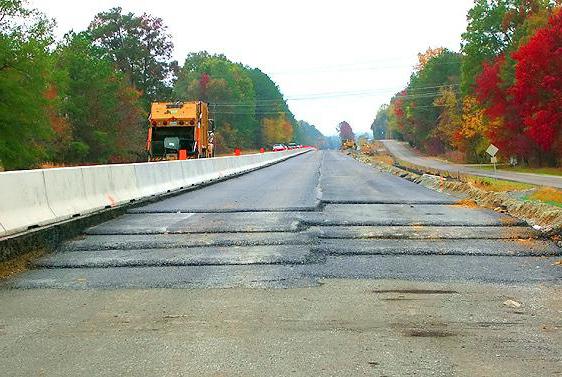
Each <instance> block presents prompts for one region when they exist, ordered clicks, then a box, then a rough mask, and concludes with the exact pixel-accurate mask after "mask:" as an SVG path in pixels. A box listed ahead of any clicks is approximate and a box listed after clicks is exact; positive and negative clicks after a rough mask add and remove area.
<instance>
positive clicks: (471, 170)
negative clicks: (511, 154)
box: [382, 140, 562, 188]
mask: <svg viewBox="0 0 562 377" xmlns="http://www.w3.org/2000/svg"><path fill="white" fill-rule="evenodd" d="M382 143H383V144H384V146H385V147H386V149H387V150H388V151H389V152H390V153H391V154H392V155H394V156H395V157H396V158H398V159H400V160H403V161H406V162H409V163H411V164H414V165H418V166H423V167H426V168H430V169H437V170H445V171H449V172H452V173H462V174H470V175H476V176H480V177H489V178H498V179H506V180H509V181H515V182H523V183H530V184H533V185H538V186H548V187H557V188H562V177H558V176H554V175H544V174H532V173H518V172H512V171H505V170H501V169H498V170H497V171H496V172H493V171H489V170H484V169H479V168H477V167H473V166H467V165H460V164H453V163H449V162H444V161H439V160H436V159H434V158H431V157H425V156H420V155H419V154H418V153H416V152H415V151H414V150H412V148H410V147H409V146H408V145H407V143H403V142H399V141H396V140H382Z"/></svg>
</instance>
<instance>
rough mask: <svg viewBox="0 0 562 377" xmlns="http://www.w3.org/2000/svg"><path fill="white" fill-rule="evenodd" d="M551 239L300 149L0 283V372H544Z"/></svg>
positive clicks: (549, 344) (553, 330) (549, 370)
mask: <svg viewBox="0 0 562 377" xmlns="http://www.w3.org/2000/svg"><path fill="white" fill-rule="evenodd" d="M559 256H560V249H558V248H557V247H556V246H555V245H553V244H551V243H550V242H547V241H544V240H541V239H537V233H536V232H535V231H534V230H533V229H531V228H529V227H528V226H526V224H524V223H522V222H521V221H519V220H517V219H514V218H512V217H509V216H506V215H502V214H498V213H495V212H492V211H488V210H485V209H478V208H467V207H464V206H462V205H460V204H458V198H456V197H454V196H449V195H446V194H442V193H437V192H434V191H431V190H429V189H426V188H424V187H422V186H419V185H416V184H414V183H412V182H409V181H406V180H403V179H400V178H398V177H395V176H391V175H387V174H383V173H380V172H378V171H377V170H374V169H372V168H371V167H369V166H366V165H363V164H361V163H359V162H357V161H355V160H353V159H351V158H349V157H347V156H344V155H342V154H340V153H338V152H314V153H308V154H305V155H303V156H299V157H296V158H293V159H291V160H288V161H286V162H284V163H281V164H278V165H274V166H271V167H268V168H266V169H262V170H259V171H255V172H252V173H250V174H247V175H244V176H241V177H238V178H235V179H232V180H229V181H225V182H221V183H218V184H216V185H213V186H208V187H205V188H203V189H200V190H196V191H191V192H187V193H184V194H182V195H179V196H176V197H173V198H169V199H166V200H163V201H161V202H157V203H153V204H149V205H147V206H145V207H142V208H137V209H134V210H131V211H129V213H128V214H126V215H124V216H122V217H120V218H117V219H115V220H112V221H109V222H106V223H103V224H100V225H98V226H95V227H92V228H90V229H88V230H87V231H86V232H85V233H84V235H83V236H81V237H78V238H77V239H75V240H72V241H70V242H68V243H66V244H65V245H63V246H62V247H61V248H60V250H59V251H58V252H57V253H54V254H52V255H49V256H47V257H45V258H42V259H40V260H38V261H37V262H36V264H35V266H34V268H33V269H32V270H30V271H28V272H26V273H24V274H21V275H19V276H17V277H15V278H13V279H11V280H8V281H6V282H4V283H3V284H1V285H0V302H2V305H0V358H1V359H2V368H3V374H5V375H8V376H28V375H45V376H68V375H72V376H81V375H83V376H90V375H107V376H112V375H132V376H137V375H138V376H144V375H158V376H176V375H197V376H222V375H243V376H270V375H297V376H309V375H319V376H322V375H326V376H334V375H342V376H350V375H375V376H381V375H389V376H390V375H391V376H402V375H420V376H425V375H436V376H451V375H458V376H474V375H485V376H505V375H514V376H529V375H544V376H555V375H557V374H556V373H558V372H559V371H560V370H561V368H560V366H561V363H562V354H561V349H562V337H561V333H560V328H561V327H562V321H561V318H562V316H561V314H562V303H561V299H560V298H561V297H562V295H561V293H562V285H561V282H562V279H561V278H562V270H561V268H560V267H559V266H557V265H555V261H556V260H558V259H559ZM509 300H512V301H513V302H510V301H509Z"/></svg>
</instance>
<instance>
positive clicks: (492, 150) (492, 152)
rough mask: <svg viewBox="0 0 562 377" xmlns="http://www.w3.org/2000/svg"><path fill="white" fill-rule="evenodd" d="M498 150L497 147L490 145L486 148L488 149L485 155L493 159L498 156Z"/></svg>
mask: <svg viewBox="0 0 562 377" xmlns="http://www.w3.org/2000/svg"><path fill="white" fill-rule="evenodd" d="M499 150H500V149H499V148H498V147H496V146H495V145H494V144H490V146H489V147H488V149H486V153H488V154H489V155H490V156H492V157H495V156H496V154H498V151H499Z"/></svg>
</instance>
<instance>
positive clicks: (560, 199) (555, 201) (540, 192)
mask: <svg viewBox="0 0 562 377" xmlns="http://www.w3.org/2000/svg"><path fill="white" fill-rule="evenodd" d="M523 200H528V201H539V202H543V203H546V204H550V205H551V206H556V207H561V208H562V191H561V190H557V189H554V188H551V187H542V188H539V189H537V190H536V191H534V192H532V193H531V194H529V195H526V196H525V197H524V198H523Z"/></svg>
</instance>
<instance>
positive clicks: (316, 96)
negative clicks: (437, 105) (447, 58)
mask: <svg viewBox="0 0 562 377" xmlns="http://www.w3.org/2000/svg"><path fill="white" fill-rule="evenodd" d="M459 86H460V85H459V84H447V85H437V86H426V87H420V88H415V89H414V90H410V91H409V92H410V93H412V94H406V95H398V96H396V97H401V98H406V97H408V98H409V97H416V96H423V95H427V94H431V95H433V94H440V93H439V92H428V93H418V92H419V91H423V90H429V89H442V88H455V87H459ZM392 92H395V89H394V88H386V89H368V90H360V91H347V92H324V93H316V94H309V95H302V96H294V97H288V98H285V99H260V100H256V102H255V103H251V104H247V103H240V102H230V103H229V102H222V103H221V102H217V103H212V105H214V106H218V107H255V106H262V107H263V106H274V105H275V104H282V105H284V103H285V102H287V101H307V100H316V99H330V98H340V97H349V96H373V95H380V94H386V93H392ZM406 93H408V90H406Z"/></svg>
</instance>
